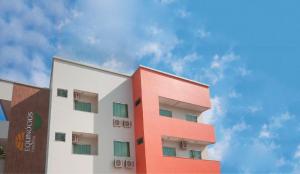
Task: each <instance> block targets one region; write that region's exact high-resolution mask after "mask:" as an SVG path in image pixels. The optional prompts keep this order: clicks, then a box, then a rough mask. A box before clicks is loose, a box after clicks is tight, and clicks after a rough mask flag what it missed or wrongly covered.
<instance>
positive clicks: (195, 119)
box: [185, 114, 198, 122]
mask: <svg viewBox="0 0 300 174" xmlns="http://www.w3.org/2000/svg"><path fill="white" fill-rule="evenodd" d="M197 118H198V117H197V116H196V115H190V114H188V115H186V116H185V120H187V121H192V122H197Z"/></svg>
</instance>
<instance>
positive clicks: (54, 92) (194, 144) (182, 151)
mask: <svg viewBox="0 0 300 174" xmlns="http://www.w3.org/2000/svg"><path fill="white" fill-rule="evenodd" d="M0 89H1V90H0V103H1V106H2V109H3V111H4V113H5V116H6V119H7V121H5V122H1V123H0V130H1V132H0V144H2V146H3V147H4V150H5V152H6V155H5V158H4V159H5V160H3V159H2V162H1V161H0V162H1V163H0V170H1V168H2V170H3V171H4V173H220V162H218V161H213V160H209V157H208V155H207V152H206V151H207V150H206V149H207V146H208V145H210V144H214V143H215V135H214V128H213V126H212V125H207V124H203V123H201V122H202V121H201V120H202V117H203V116H202V115H201V113H202V112H204V111H206V110H208V109H209V108H210V107H211V104H210V96H209V87H208V86H207V85H205V84H202V83H198V82H195V81H192V80H188V79H185V78H181V77H178V76H174V75H171V74H168V73H165V72H161V71H157V70H154V69H151V68H148V67H144V66H140V67H139V68H138V69H137V70H136V71H135V72H134V73H133V74H132V75H127V74H121V73H117V72H112V71H108V70H105V69H101V68H97V67H94V66H90V65H85V64H81V63H77V62H74V61H70V60H65V59H61V58H53V64H52V73H51V80H50V87H49V88H39V87H35V86H30V85H26V84H20V83H16V82H10V81H5V80H1V81H0ZM0 172H1V171H0Z"/></svg>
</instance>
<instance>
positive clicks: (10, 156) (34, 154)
mask: <svg viewBox="0 0 300 174" xmlns="http://www.w3.org/2000/svg"><path fill="white" fill-rule="evenodd" d="M48 111H49V90H48V89H41V88H34V87H29V86H25V85H20V84H14V87H13V96H12V101H11V114H10V120H9V121H10V127H9V131H8V146H7V156H6V161H5V173H45V160H46V144H47V131H48Z"/></svg>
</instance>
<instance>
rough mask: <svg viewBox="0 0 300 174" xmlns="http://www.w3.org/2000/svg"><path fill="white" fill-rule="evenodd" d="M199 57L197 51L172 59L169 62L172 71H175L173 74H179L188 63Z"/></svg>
mask: <svg viewBox="0 0 300 174" xmlns="http://www.w3.org/2000/svg"><path fill="white" fill-rule="evenodd" d="M197 59H199V56H198V55H197V53H192V54H188V55H186V56H184V57H183V58H180V59H177V60H172V61H171V62H170V64H171V68H172V71H173V72H175V74H177V75H180V74H182V73H183V72H184V70H186V69H187V68H186V66H187V65H188V64H189V63H192V62H194V61H196V60H197Z"/></svg>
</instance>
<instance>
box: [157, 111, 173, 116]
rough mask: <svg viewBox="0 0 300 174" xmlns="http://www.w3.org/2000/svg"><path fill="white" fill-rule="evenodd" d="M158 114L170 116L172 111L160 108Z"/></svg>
mask: <svg viewBox="0 0 300 174" xmlns="http://www.w3.org/2000/svg"><path fill="white" fill-rule="evenodd" d="M159 114H160V115H162V116H166V117H172V112H171V111H169V110H165V109H160V110H159Z"/></svg>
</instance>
